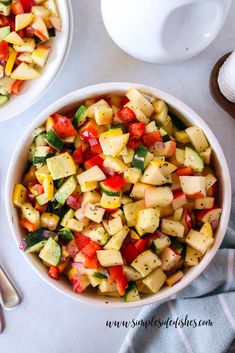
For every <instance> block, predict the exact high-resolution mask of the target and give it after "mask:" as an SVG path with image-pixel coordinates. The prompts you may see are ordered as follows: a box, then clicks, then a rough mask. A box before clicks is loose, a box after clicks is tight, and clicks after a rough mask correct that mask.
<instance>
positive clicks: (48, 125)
mask: <svg viewBox="0 0 235 353" xmlns="http://www.w3.org/2000/svg"><path fill="white" fill-rule="evenodd" d="M54 125H55V121H54V119H53V118H52V117H51V116H49V117H48V118H47V121H46V132H48V131H49V130H51V129H52V128H53V126H54Z"/></svg>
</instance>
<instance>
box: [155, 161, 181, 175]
mask: <svg viewBox="0 0 235 353" xmlns="http://www.w3.org/2000/svg"><path fill="white" fill-rule="evenodd" d="M151 164H153V165H155V166H156V167H158V168H159V170H160V172H161V173H162V175H163V176H164V177H167V176H168V175H170V174H171V173H173V172H174V171H175V170H176V169H177V167H176V166H175V165H173V164H172V163H170V162H167V161H161V160H154V161H152V162H151Z"/></svg>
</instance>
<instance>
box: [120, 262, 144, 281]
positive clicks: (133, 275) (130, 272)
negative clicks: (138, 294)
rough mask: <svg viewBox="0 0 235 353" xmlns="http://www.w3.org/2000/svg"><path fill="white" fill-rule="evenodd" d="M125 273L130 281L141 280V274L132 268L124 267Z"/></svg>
mask: <svg viewBox="0 0 235 353" xmlns="http://www.w3.org/2000/svg"><path fill="white" fill-rule="evenodd" d="M123 273H124V275H125V276H126V278H127V280H128V281H134V282H135V281H138V280H139V279H141V278H142V277H141V274H140V273H139V272H138V271H136V270H135V269H134V268H133V267H131V266H126V265H124V266H123Z"/></svg>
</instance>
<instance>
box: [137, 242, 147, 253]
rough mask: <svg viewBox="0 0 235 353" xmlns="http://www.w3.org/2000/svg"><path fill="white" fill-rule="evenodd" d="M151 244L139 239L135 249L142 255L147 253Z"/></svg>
mask: <svg viewBox="0 0 235 353" xmlns="http://www.w3.org/2000/svg"><path fill="white" fill-rule="evenodd" d="M149 244H150V240H149V239H139V240H137V242H136V243H135V247H136V249H137V250H138V251H139V252H140V253H141V252H143V251H145V250H146V249H147V248H148V247H149Z"/></svg>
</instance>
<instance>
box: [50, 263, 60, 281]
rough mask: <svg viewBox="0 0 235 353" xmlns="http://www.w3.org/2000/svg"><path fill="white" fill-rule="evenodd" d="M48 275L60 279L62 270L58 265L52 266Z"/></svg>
mask: <svg viewBox="0 0 235 353" xmlns="http://www.w3.org/2000/svg"><path fill="white" fill-rule="evenodd" d="M48 276H49V277H51V278H53V279H55V280H57V281H58V280H59V278H60V270H59V269H58V267H57V266H51V267H50V268H49V270H48Z"/></svg>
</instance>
